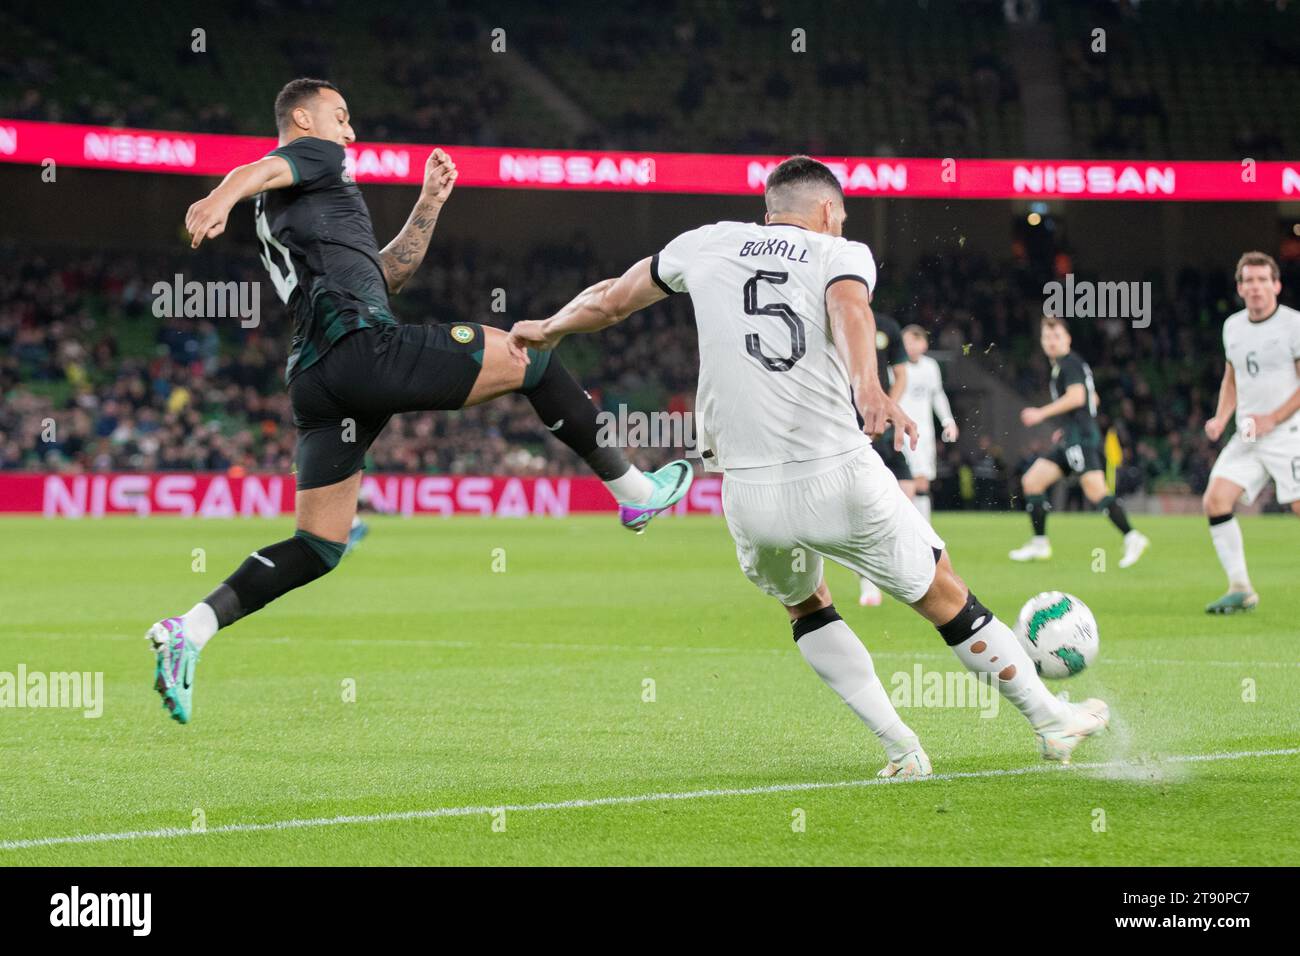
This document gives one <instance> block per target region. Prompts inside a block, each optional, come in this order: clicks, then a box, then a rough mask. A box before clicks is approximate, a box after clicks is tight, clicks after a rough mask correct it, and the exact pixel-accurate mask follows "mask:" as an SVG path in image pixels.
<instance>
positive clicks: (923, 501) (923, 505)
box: [912, 494, 930, 523]
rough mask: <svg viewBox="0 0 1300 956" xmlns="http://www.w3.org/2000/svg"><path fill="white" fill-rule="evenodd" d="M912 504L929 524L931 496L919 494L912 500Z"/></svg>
mask: <svg viewBox="0 0 1300 956" xmlns="http://www.w3.org/2000/svg"><path fill="white" fill-rule="evenodd" d="M912 504H914V505H916V510H917V511H919V512H921V517H922V518H924V519H925V520H926V522H927V523H928V522H929V520H930V496H929V495H922V494H918V495H917V496H916V497H915V498H913V499H912Z"/></svg>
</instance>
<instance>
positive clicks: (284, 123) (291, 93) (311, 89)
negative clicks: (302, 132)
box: [275, 76, 339, 132]
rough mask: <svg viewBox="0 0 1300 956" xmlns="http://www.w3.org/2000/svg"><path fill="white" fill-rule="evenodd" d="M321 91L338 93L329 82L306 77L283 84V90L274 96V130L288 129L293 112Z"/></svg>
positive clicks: (336, 88) (335, 87)
mask: <svg viewBox="0 0 1300 956" xmlns="http://www.w3.org/2000/svg"><path fill="white" fill-rule="evenodd" d="M321 90H333V91H334V92H335V93H337V92H339V88H338V87H337V86H335V85H334V84H333V83H331V82H330V81H329V80H313V79H311V78H310V77H306V76H303V77H299V78H298V79H296V80H290V81H289V82H288V83H286V84H284V89H282V90H281V91H280V92H279V93H277V94H276V96H275V128H276V129H278V130H280V131H281V132H283V131H284V130H286V129H288V128H289V121H290V120H291V119H292V118H293V111H294V110H296V109H297V108H298V107H299V106H302V104H303V103H305V102H306V101H307V100H309V99H311V98H312V97H313V96H316V95H317V94H318V93H320V91H321Z"/></svg>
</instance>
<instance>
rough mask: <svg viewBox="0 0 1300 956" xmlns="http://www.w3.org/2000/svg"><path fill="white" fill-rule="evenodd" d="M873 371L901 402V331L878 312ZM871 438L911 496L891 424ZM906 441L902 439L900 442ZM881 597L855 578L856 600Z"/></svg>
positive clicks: (870, 603)
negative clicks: (874, 366) (856, 585)
mask: <svg viewBox="0 0 1300 956" xmlns="http://www.w3.org/2000/svg"><path fill="white" fill-rule="evenodd" d="M876 373H877V374H878V375H879V377H880V384H881V385H882V386H884V387H886V388H887V390H888V392H889V397H890V399H891V400H892V401H894V402H900V403H901V402H902V400H903V394H904V393H905V392H906V391H907V375H908V361H907V349H906V347H905V346H904V345H903V331H902V329H901V328H899V325H898V323H897V322H895V321H894V319H893V318H892V317H890V316H888V315H885V314H884V313H881V314H880V315H877V316H876ZM872 437H873V438H875V441H874V442H873V447H874V448H875V449H876V454H878V455H879V456H880V459H881V461H883V462H884V463H885V467H886V468H888V469H889V471H890V473H891V474H893V476H894V477H895V478H897V479H898V486H899V487H900V488H902V489H903V494H905V495H907V497H908V498H912V497H913V496H914V495H915V494H916V484H915V482H914V481H913V480H912V469H911V466H910V465H909V464H908V459H907V458H906V456H904V454H903V453H902V452H901V451H899V450H898V449H897V448H895V447H894V428H893V426H892V425H891V426H889V427H888V428H886V429H885V431H884V433H883V434H881V435H879V436H872ZM904 445H906V442H904ZM882 600H883V597H882V595H881V593H880V588H878V587H876V584H875V582H874V581H872V580H871V579H870V578H867V577H864V576H859V578H858V603H859V604H860V605H862V606H863V607H879V606H880V602H881V601H882Z"/></svg>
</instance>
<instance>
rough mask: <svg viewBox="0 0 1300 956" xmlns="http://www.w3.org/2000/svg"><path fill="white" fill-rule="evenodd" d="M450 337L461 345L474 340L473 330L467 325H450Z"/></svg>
mask: <svg viewBox="0 0 1300 956" xmlns="http://www.w3.org/2000/svg"><path fill="white" fill-rule="evenodd" d="M451 337H452V338H453V339H455V340H456V341H457V342H459V343H460V344H461V345H469V343H470V342H473V341H474V330H473V329H471V328H470V327H469V326H468V325H453V326H452V327H451Z"/></svg>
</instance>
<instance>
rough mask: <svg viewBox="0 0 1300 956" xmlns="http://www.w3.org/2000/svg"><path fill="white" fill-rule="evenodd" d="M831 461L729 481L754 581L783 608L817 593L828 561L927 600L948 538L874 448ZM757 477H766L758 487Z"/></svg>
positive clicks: (734, 530)
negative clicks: (820, 465)
mask: <svg viewBox="0 0 1300 956" xmlns="http://www.w3.org/2000/svg"><path fill="white" fill-rule="evenodd" d="M825 462H826V466H825V470H821V471H818V470H817V467H818V463H817V462H798V463H796V464H797V466H798V468H795V467H794V466H789V468H790V470H793V471H795V472H797V473H799V474H798V477H792V478H791V477H788V476H786V475H783V474H781V470H782V469H781V466H776V467H775V468H765V469H759V470H753V469H747V470H745V471H742V472H739V473H738V472H736V471H728V472H727V473H726V475H725V476H724V477H723V480H722V509H723V512H724V513H725V514H726V518H727V527H728V528H729V529H730V530H731V537H732V538H733V539H734V540H735V542H736V557H737V558H738V559H739V560H740V567H741V569H742V570H743V571H744V572H745V576H746V577H748V578H749V579H750V580H751V581H753V582H754V584H756V585H757V586H758V587H759V588H760V589H761V590H762V591H764V592H765V593H767V594H770V595H771V596H772V597H774V598H776V599H778V600H779V601H780V602H781V603H782V604H785V605H787V606H788V605H793V604H799V603H800V602H802V601H805V600H807V599H808V598H809V597H810V596H811V595H812V593H813V592H814V591H816V590H817V586H818V585H819V584H820V583H821V580H822V559H823V558H830V559H831V560H832V561H835V562H837V563H838V564H841V565H843V566H844V567H846V568H848V569H849V570H850V571H853V572H854V573H855V574H859V575H865V576H866V577H868V578H870V579H871V580H872V581H874V582H875V583H876V584H877V585H879V586H880V589H881V590H882V591H884V592H885V593H886V594H888V595H890V596H891V597H894V598H896V599H898V600H899V601H902V602H903V603H904V604H912V603H915V602H916V601H919V600H920V599H921V598H922V597H924V596H925V592H926V591H928V590H929V589H930V584H931V583H932V582H933V580H934V570H935V563H936V562H937V561H938V556H939V552H941V551H942V550H943V548H944V543H943V539H942V538H940V537H939V536H938V535H937V534H935V532H934V529H933V528H931V527H930V525H929V523H928V522H927V521H926V520H925V519H924V518H922V517H921V513H920V512H919V511H917V510H916V507H915V506H914V505H913V504H912V502H910V501H908V499H907V496H906V495H905V494H903V489H902V488H900V487H899V486H898V481H897V480H896V479H895V478H894V476H893V475H892V474H890V472H889V469H888V468H886V467H885V463H884V462H883V461H881V460H880V456H879V455H878V454H876V452H875V450H874V449H872V448H871V447H869V446H868V447H864V448H862V449H855V450H853V451H851V452H847V453H845V454H843V455H837V456H834V457H832V458H829V459H825ZM810 470H811V471H812V472H813V473H811V474H809V473H808V472H809V471H810ZM756 471H757V473H759V474H761V475H762V479H763V480H753V476H754V474H755V472H756ZM738 474H739V475H740V477H737V475H738ZM774 474H775V475H776V480H771V479H772V477H773V475H774Z"/></svg>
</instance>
